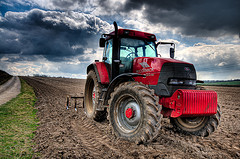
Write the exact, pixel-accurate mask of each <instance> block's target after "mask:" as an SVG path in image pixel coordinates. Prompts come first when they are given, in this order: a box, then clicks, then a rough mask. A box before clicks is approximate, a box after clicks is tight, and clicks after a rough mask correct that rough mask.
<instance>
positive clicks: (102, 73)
mask: <svg viewBox="0 0 240 159" xmlns="http://www.w3.org/2000/svg"><path fill="white" fill-rule="evenodd" d="M93 64H95V66H96V67H97V71H98V73H99V77H100V80H101V83H102V84H109V76H108V71H107V67H106V65H105V63H104V62H95V63H93Z"/></svg>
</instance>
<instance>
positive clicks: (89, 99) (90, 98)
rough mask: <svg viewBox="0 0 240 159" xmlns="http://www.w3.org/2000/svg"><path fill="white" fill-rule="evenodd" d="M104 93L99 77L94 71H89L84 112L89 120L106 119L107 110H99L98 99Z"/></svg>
mask: <svg viewBox="0 0 240 159" xmlns="http://www.w3.org/2000/svg"><path fill="white" fill-rule="evenodd" d="M101 91H102V85H101V83H99V82H98V81H97V76H96V74H95V72H94V71H93V70H91V71H89V73H88V76H87V80H86V84H85V93H84V112H85V114H86V115H87V117H88V118H91V119H94V120H96V121H102V120H104V119H106V110H104V111H99V110H97V104H98V99H99V98H100V94H101Z"/></svg>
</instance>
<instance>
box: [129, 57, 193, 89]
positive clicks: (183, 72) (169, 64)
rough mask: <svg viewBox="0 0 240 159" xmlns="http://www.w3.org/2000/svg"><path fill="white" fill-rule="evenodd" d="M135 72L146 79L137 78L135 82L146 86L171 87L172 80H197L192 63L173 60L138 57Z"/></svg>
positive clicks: (134, 61)
mask: <svg viewBox="0 0 240 159" xmlns="http://www.w3.org/2000/svg"><path fill="white" fill-rule="evenodd" d="M133 72H134V73H138V74H144V75H146V77H136V78H135V80H136V81H139V82H142V83H144V84H146V85H159V83H161V84H164V85H165V86H166V87H172V86H171V85H169V81H170V80H172V79H173V80H178V79H181V80H182V79H184V80H196V71H195V68H194V66H193V64H191V63H187V62H184V61H180V60H175V59H171V58H159V57H137V58H135V59H134V60H133Z"/></svg>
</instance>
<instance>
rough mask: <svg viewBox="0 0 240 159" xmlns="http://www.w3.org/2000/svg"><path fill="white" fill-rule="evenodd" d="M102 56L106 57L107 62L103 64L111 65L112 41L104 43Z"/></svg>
mask: <svg viewBox="0 0 240 159" xmlns="http://www.w3.org/2000/svg"><path fill="white" fill-rule="evenodd" d="M104 56H105V57H107V60H105V62H106V63H109V64H111V63H112V39H111V40H108V41H106V45H105V50H104Z"/></svg>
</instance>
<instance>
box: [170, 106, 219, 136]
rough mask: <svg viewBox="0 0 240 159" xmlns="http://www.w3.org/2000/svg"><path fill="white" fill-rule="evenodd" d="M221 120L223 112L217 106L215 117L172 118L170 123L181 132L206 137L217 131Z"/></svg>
mask: <svg viewBox="0 0 240 159" xmlns="http://www.w3.org/2000/svg"><path fill="white" fill-rule="evenodd" d="M220 118H221V111H220V107H219V106H217V113H216V114H215V115H213V116H198V117H178V118H171V119H170V121H171V123H172V125H173V127H174V128H175V130H177V131H179V132H182V133H185V134H192V135H197V136H202V137H206V136H209V135H210V134H211V133H213V132H214V131H215V130H217V127H218V125H219V124H220Z"/></svg>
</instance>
